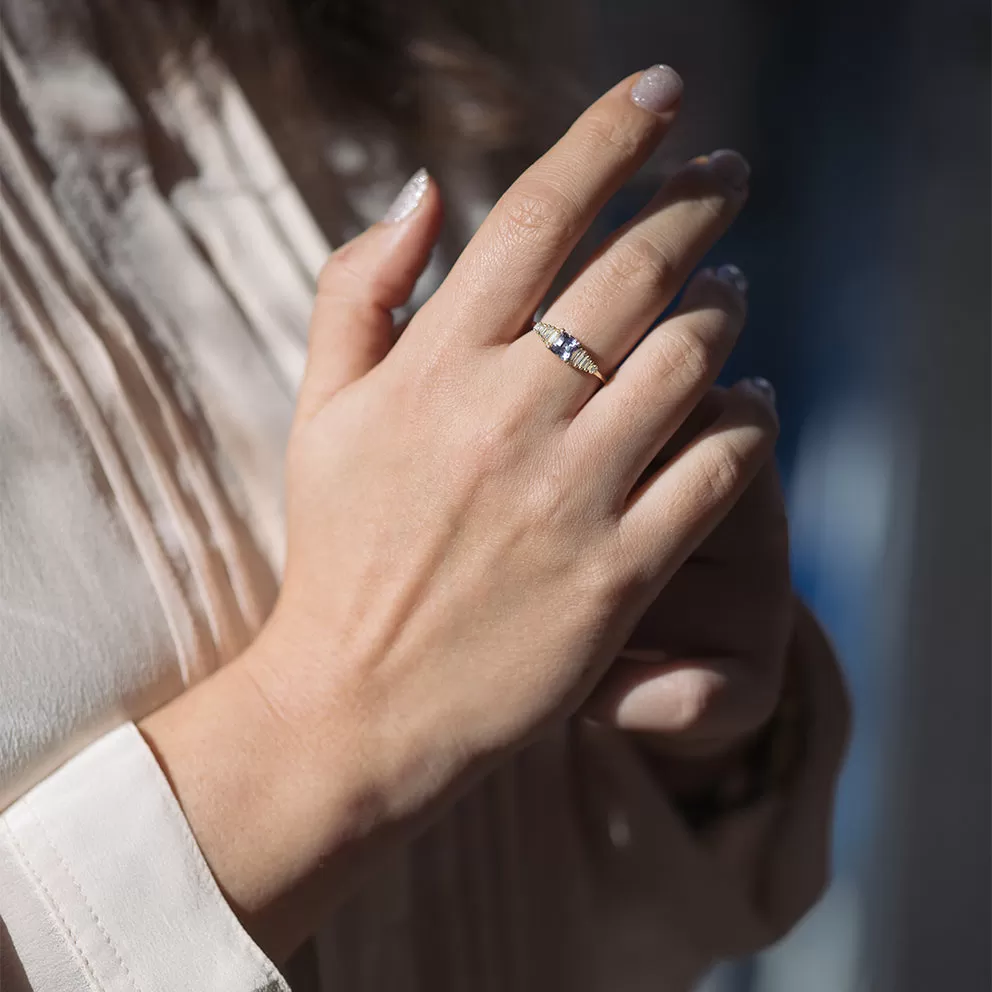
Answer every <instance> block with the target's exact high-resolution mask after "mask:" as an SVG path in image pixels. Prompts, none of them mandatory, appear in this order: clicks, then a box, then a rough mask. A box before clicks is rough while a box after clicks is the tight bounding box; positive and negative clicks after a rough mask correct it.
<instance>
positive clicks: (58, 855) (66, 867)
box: [24, 799, 139, 992]
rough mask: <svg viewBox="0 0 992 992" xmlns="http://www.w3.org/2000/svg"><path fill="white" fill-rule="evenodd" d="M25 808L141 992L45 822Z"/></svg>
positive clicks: (28, 804)
mask: <svg viewBox="0 0 992 992" xmlns="http://www.w3.org/2000/svg"><path fill="white" fill-rule="evenodd" d="M24 808H25V809H26V810H27V811H28V812H29V813H30V814H31V816H32V817H33V818H34V819H35V821H36V822H37V824H38V829H39V830H40V831H41V835H42V837H43V838H44V839H45V842H46V843H47V844H48V846H49V847H50V848H51V850H52V853H53V854H54V855H55V857H56V858H58V862H59V864H60V865H61V866H62V870H63V871H64V872H65V873H66V875H67V876H68V878H69V881H70V882H72V884H73V887H74V888H75V890H76V891H77V892H78V893H79V898H80V899H81V900H82V903H83V905H84V906H85V907H86V909H87V911H88V912H89V914H90V916H91V917H92V919H93V922H94V923H95V924H96V928H97V930H99V931H100V934H101V936H102V937H103V939H104V941H106V944H107V947H109V948H110V952H111V953H112V954H113V955H114V959H115V960H116V961H117V963H118V965H120V968H121V970H122V971H123V972H124V974H125V976H126V977H127V980H128V983H129V984H130V986H131V988H132V989H134V992H139V989H138V983H137V982H136V981H135V980H134V975H132V974H131V969H130V968H128V966H127V963H126V962H125V961H124V959H123V958H122V957H121V955H120V952H119V951H118V950H117V946H116V944H114V941H113V940H112V939H111V936H110V934H109V933H107V930H106V928H105V927H104V925H103V923H101V922H100V918H99V917H98V916H97V914H96V910H95V909H94V908H93V907H92V906H91V905H90V902H89V900H88V899H87V898H86V893H85V892H83V888H82V886H81V885H80V884H79V882H77V881H76V876H75V875H74V874H73V873H72V869H71V868H70V867H69V865H68V864H67V863H66V860H65V858H63V857H62V853H61V851H59V849H58V848H57V847H56V846H55V842H54V841H53V840H52V838H51V836H50V835H49V833H48V831H47V830H46V829H45V822H44V820H43V819H42V818H41V817H40V816H39V815H38V814H37V813H36V812H35V810H34V809H33V808H32V806H31V804H30V802H29V801H28V800H27V799H25V800H24Z"/></svg>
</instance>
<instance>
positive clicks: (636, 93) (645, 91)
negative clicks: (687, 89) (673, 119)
mask: <svg viewBox="0 0 992 992" xmlns="http://www.w3.org/2000/svg"><path fill="white" fill-rule="evenodd" d="M681 96H682V77H681V76H680V75H679V74H678V73H677V72H676V71H675V70H674V69H672V68H671V67H670V66H667V65H653V66H651V68H650V69H645V70H644V72H642V73H641V78H640V79H638V80H637V82H636V83H634V86H633V88H632V89H631V91H630V98H631V100H633V101H634V103H636V104H637V106H638V107H643V108H644V109H645V110H647V111H650V112H651V113H652V114H658V115H659V116H660V115H661V114H666V113H668V111H670V110H671V109H672V108H673V107H674V106H675V104H676V103H678V102H679V97H681Z"/></svg>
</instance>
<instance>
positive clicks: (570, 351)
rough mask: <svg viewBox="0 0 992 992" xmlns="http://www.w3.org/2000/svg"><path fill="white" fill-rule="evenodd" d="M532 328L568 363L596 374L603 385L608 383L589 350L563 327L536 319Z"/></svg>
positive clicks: (551, 350)
mask: <svg viewBox="0 0 992 992" xmlns="http://www.w3.org/2000/svg"><path fill="white" fill-rule="evenodd" d="M532 330H534V332H535V333H536V334H537V336H538V337H539V338H540V339H541V340H542V341H543V342H544V345H545V347H546V348H547V349H548V351H550V352H551V353H552V354H555V355H557V356H558V357H559V358H560V359H561V360H562V361H563V362H565V364H566V365H571V366H572V368H575V369H578V370H579V371H580V372H585V373H587V374H588V375H594V376H595V377H596V378H597V379H599V381H600V382H601V383H603V385H606V379H605V378H604V377H603V373H602V372H600V371H599V366H598V365H597V364H596V363H595V362H594V361H593V360H592V358H591V357H590V355H589V352H588V351H586V349H585V348H583V347H582V343H581V342H580V341H579V339H578V338H575V337H573V336H572V335H571V334H569V333H568V331H566V330H565V329H564V328H563V327H555V325H554V324H545V323H544V321H543V320H536V321H534V327H533V328H532Z"/></svg>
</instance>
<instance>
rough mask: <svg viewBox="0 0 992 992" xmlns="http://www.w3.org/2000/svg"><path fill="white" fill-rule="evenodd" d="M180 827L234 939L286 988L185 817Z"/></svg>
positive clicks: (272, 979)
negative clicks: (238, 913)
mask: <svg viewBox="0 0 992 992" xmlns="http://www.w3.org/2000/svg"><path fill="white" fill-rule="evenodd" d="M167 798H168V799H169V800H170V801H171V802H176V799H175V796H174V795H173V794H172V792H171V790H170V791H169V793H168V795H167ZM178 827H179V831H178V832H179V836H180V837H181V838H182V844H183V846H184V847H185V848H186V852H187V854H188V856H189V857H188V860H189V862H190V863H191V865H192V868H193V872H194V873H195V875H196V878H197V881H199V883H200V885H201V886H202V887H203V888H204V889H205V890H206V891H207V892H209V893H211V894H213V895H215V896H216V897H217V900H218V904H219V906H220V911H221V913H223V914H224V917H225V919H226V920H227V922H228V923H229V924H233V934H234V939H235V940H236V941H237V942H238V944H240V945H241V947H242V948H243V950H244V951H245V953H247V955H248V956H249V957H250V958H251V959H252V960H253V961H254V962H255V964H256V965H258V967H259V969H260V971H261V972H262V974H263V976H264V977H265V979H266V981H268V982H270V983H272V982H274V983H275V988H276V989H277V990H278V989H283V988H286V984H285V980H284V979H283V978H282V976H281V975H280V974H279V972H278V971H277V970H276V968H275V966H274V965H273V964H272V962H271V961H269V959H268V958H267V957H266V956H265V955H264V954H263V953H262V951H261V948H259V947H258V945H257V944H255V942H254V941H253V940H252V939H251V938H250V937H249V936H248V934H247V933H246V932H245V930H244V928H243V927H242V925H241V921H240V920H239V919H238V918H237V916H236V915H235V914H234V910H233V909H231V906H230V904H229V903H228V901H227V900H226V899H225V898H224V896H223V894H222V893H221V891H220V887H219V886H218V885H217V880H216V879H215V878H214V877H213V875H212V874H211V873H210V871H209V870H208V868H207V865H206V862H205V861H204V858H203V854H202V852H201V851H200V849H199V847H198V846H197V844H196V841H195V840H194V838H193V832H192V830H190V828H189V825H188V823H187V822H186V819H185V817H183V818H181V820H180V822H179V824H178ZM265 989H266V992H267V989H268V986H266V987H265Z"/></svg>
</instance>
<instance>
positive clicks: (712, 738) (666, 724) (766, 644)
mask: <svg viewBox="0 0 992 992" xmlns="http://www.w3.org/2000/svg"><path fill="white" fill-rule="evenodd" d="M752 388H753V389H755V390H758V389H759V387H757V386H752ZM765 391H766V393H767V387H766V389H765ZM725 402H726V393H725V391H723V390H718V389H713V390H711V391H710V392H709V394H707V396H706V397H705V398H704V399H703V401H702V402H701V403H700V404H699V406H698V407H697V408H696V410H694V411H693V413H692V415H691V416H690V417H689V418H687V420H686V421H685V423H684V424H683V426H682V428H681V429H680V431H679V432H678V433H677V435H676V437H675V438H673V440H672V442H671V443H670V444H669V445H667V446H666V450H665V451H664V452H663V453H662V455H661V456H660V458H659V461H660V462H662V463H663V462H664V460H666V459H668V458H671V457H672V456H673V455H674V454H676V453H677V452H678V451H679V450H680V448H681V446H683V445H684V444H686V443H688V442H689V441H690V440H691V439H692V438H693V437H695V436H697V435H698V434H699V433H701V432H702V431H703V430H705V429H706V428H707V427H708V426H709V425H710V424H711V423H713V422H714V421H715V420H716V418H717V417H718V416H719V415H720V412H721V410H722V409H723V407H724V404H725ZM793 602H794V596H793V592H792V585H791V581H790V573H789V533H788V522H787V520H786V513H785V502H784V499H783V496H782V489H781V485H780V484H779V480H778V474H777V472H776V470H775V465H774V462H773V461H771V460H769V461H768V462H767V463H766V464H765V465H764V466H763V467H762V469H761V471H760V472H759V473H758V476H757V477H756V479H755V481H754V482H753V483H752V484H751V485H750V486H749V487H748V489H747V491H746V492H745V493H744V494H743V495H742V496H741V498H740V499H739V500H738V501H737V503H736V504H735V505H734V507H733V509H732V510H731V511H730V513H729V514H728V515H727V517H726V518H725V519H724V520H723V521H721V523H720V524H719V525H718V526H717V528H716V529H715V530H714V531H713V533H712V534H710V535H709V536H708V537H707V538H706V539H705V540H704V541H703V542H702V543H701V544H700V545H699V547H698V548H696V550H695V551H693V553H692V554H691V555H690V556H689V558H688V559H687V561H686V562H685V564H684V565H683V566H682V567H681V568H680V569H679V571H678V572H677V573H676V575H675V576H673V578H672V579H671V581H670V582H669V583H668V585H666V587H665V588H664V589H663V590H662V592H661V595H660V596H659V597H658V599H657V600H656V601H655V602H654V603H652V604H651V606H650V607H649V608H648V610H647V612H646V613H645V615H644V617H643V618H642V619H641V621H640V623H639V624H638V625H637V628H636V629H635V631H634V633H633V635H632V636H631V638H630V640H629V641H628V643H627V645H626V646H625V647H624V649H623V652H622V653H621V655H620V657H619V658H618V660H617V661H616V662H615V663H614V664H613V665H612V666H611V667H610V669H609V671H608V672H607V674H606V675H605V676H604V678H603V680H602V681H601V682H600V684H599V685H598V686H597V688H596V691H595V692H594V694H593V696H592V698H591V699H590V700H589V703H588V705H587V707H586V709H587V711H588V712H590V713H594V714H596V715H598V716H599V717H600V718H601V719H605V720H607V721H609V722H612V723H614V724H615V726H617V727H619V728H621V729H624V730H629V731H634V732H638V733H639V734H641V735H642V739H643V740H644V742H645V743H646V744H648V745H649V746H651V747H652V749H653V750H655V751H656V752H657V753H659V754H664V755H669V756H681V757H684V758H686V759H693V758H695V759H700V760H697V761H696V762H692V761H689V762H688V764H689V766H690V767H691V766H693V765H695V766H696V767H699V768H705V767H708V766H710V765H712V762H706V761H705V760H702V759H705V758H708V757H712V756H721V755H724V754H726V753H727V752H729V751H731V750H733V749H734V747H735V746H737V745H739V744H741V743H743V742H746V741H747V740H749V739H750V738H751V736H752V735H753V734H754V732H755V731H757V730H758V729H759V728H761V727H762V725H763V724H764V723H765V722H766V721H767V720H768V718H769V717H770V716H771V713H772V711H773V710H774V708H775V706H776V704H777V703H778V700H779V696H780V691H781V687H782V673H783V667H784V661H785V654H786V648H787V646H788V642H789V638H790V636H791V634H792V627H793V622H794V608H793ZM672 767H674V766H672Z"/></svg>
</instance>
